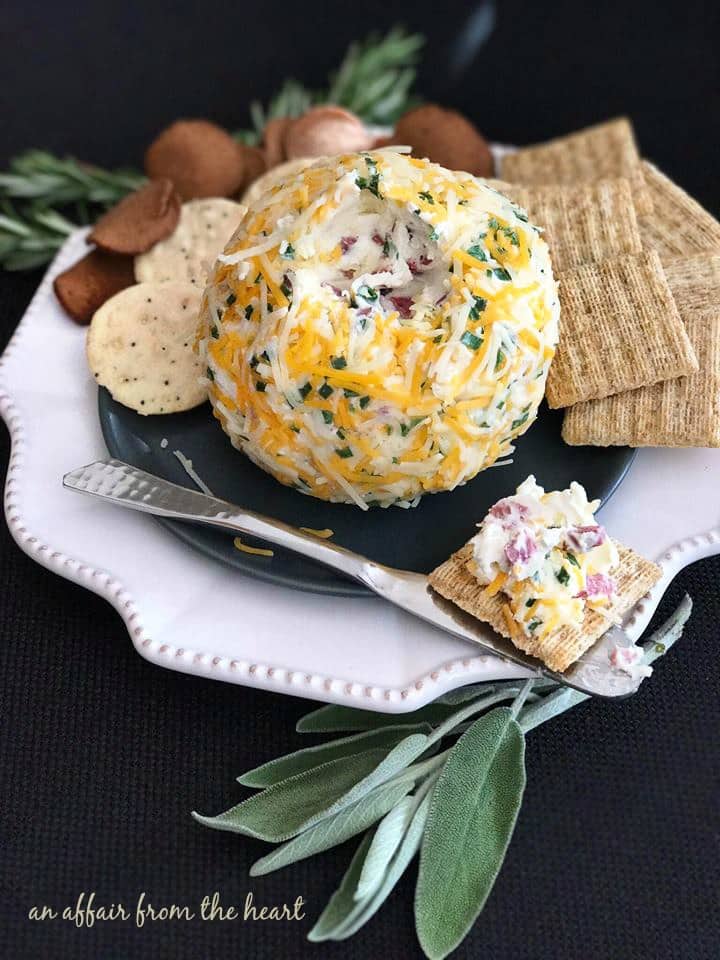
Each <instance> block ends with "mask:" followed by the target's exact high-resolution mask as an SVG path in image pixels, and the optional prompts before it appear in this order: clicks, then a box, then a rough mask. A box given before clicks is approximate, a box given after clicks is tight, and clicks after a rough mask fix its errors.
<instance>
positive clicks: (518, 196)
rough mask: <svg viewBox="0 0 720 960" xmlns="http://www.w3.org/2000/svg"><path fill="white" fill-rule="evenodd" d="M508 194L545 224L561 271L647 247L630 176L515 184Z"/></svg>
mask: <svg viewBox="0 0 720 960" xmlns="http://www.w3.org/2000/svg"><path fill="white" fill-rule="evenodd" d="M508 196H509V197H510V199H511V200H513V201H514V202H515V203H517V204H519V205H520V206H521V207H523V208H524V209H525V210H527V212H528V214H529V216H530V220H531V221H532V222H533V223H535V224H537V225H538V226H539V227H542V228H543V231H544V237H545V240H546V241H547V243H548V245H549V247H550V253H551V255H552V263H553V268H554V269H555V270H556V271H560V272H562V271H563V270H571V269H572V268H573V267H580V266H583V265H584V264H586V263H595V262H600V261H601V260H610V259H612V258H613V257H621V256H628V255H635V254H639V253H642V249H643V245H642V237H641V234H640V228H639V226H638V222H637V217H636V215H635V207H634V206H633V200H632V190H631V185H630V181H629V180H626V179H624V178H618V179H614V180H598V181H597V183H581V184H575V185H573V186H544V187H519V186H515V185H509V190H508Z"/></svg>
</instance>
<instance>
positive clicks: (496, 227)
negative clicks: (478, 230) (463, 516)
mask: <svg viewBox="0 0 720 960" xmlns="http://www.w3.org/2000/svg"><path fill="white" fill-rule="evenodd" d="M488 227H489V229H490V230H499V229H500V224H499V222H498V221H497V220H496V218H495V217H490V219H489V220H488Z"/></svg>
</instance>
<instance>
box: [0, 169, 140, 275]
mask: <svg viewBox="0 0 720 960" xmlns="http://www.w3.org/2000/svg"><path fill="white" fill-rule="evenodd" d="M144 182H145V177H143V176H142V174H139V173H137V172H135V171H132V170H103V169H101V168H100V167H94V166H90V165H89V164H84V163H79V162H78V161H77V160H74V159H73V158H71V157H66V158H64V159H62V158H60V157H56V156H54V155H53V154H51V153H48V152H47V151H45V150H28V151H27V152H26V153H22V154H20V155H19V156H17V157H15V158H14V159H13V160H11V161H10V168H9V171H8V172H7V173H0V264H2V266H3V267H4V268H5V269H6V270H29V269H32V268H34V267H39V266H41V265H42V264H44V263H47V261H48V260H50V259H51V258H52V257H53V256H54V254H55V253H56V252H57V250H58V249H59V248H60V247H61V246H62V244H63V243H64V242H65V240H66V238H67V236H68V235H69V234H70V233H72V231H73V230H76V229H77V227H78V226H79V225H82V224H87V223H89V222H91V220H92V219H94V218H95V217H96V216H97V215H98V213H99V212H101V211H102V210H105V209H107V208H108V207H110V206H112V205H113V204H114V203H117V202H118V200H121V199H122V198H123V197H124V196H125V195H126V194H128V193H130V191H132V190H136V189H137V188H138V187H139V186H140V185H141V184H143V183H144ZM57 208H61V209H62V210H63V211H65V210H67V215H66V214H65V213H64V212H60V210H58V209H57ZM71 217H72V219H71Z"/></svg>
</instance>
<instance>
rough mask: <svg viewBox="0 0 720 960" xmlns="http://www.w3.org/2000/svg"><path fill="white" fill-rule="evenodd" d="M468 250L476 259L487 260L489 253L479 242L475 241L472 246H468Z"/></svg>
mask: <svg viewBox="0 0 720 960" xmlns="http://www.w3.org/2000/svg"><path fill="white" fill-rule="evenodd" d="M467 252H468V253H469V254H470V256H471V257H473V258H474V259H475V260H480V261H483V262H484V261H485V260H487V254H486V253H485V248H484V247H481V246H480V244H479V243H474V244H473V245H472V246H471V247H468V251H467Z"/></svg>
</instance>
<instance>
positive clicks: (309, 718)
mask: <svg viewBox="0 0 720 960" xmlns="http://www.w3.org/2000/svg"><path fill="white" fill-rule="evenodd" d="M452 712H453V708H452V706H450V705H447V704H442V703H437V702H435V703H428V704H427V705H426V706H424V707H420V709H419V710H412V711H411V712H410V713H378V712H376V711H375V710H356V709H355V708H354V707H341V706H338V705H336V704H332V703H331V704H328V706H326V707H320V709H319V710H313V711H312V713H307V714H305V716H304V717H301V718H300V719H299V720H298V722H297V725H296V727H295V729H296V730H297V732H298V733H348V732H352V731H356V732H357V731H360V730H376V729H378V727H391V726H398V725H400V724H408V723H431V724H434V723H440V722H441V721H442V720H445V719H447V717H449V716H450V715H451V714H452Z"/></svg>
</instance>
